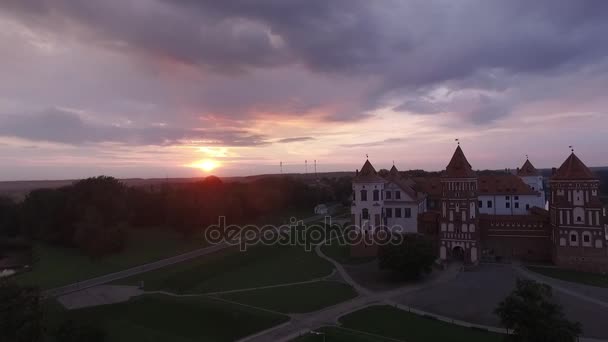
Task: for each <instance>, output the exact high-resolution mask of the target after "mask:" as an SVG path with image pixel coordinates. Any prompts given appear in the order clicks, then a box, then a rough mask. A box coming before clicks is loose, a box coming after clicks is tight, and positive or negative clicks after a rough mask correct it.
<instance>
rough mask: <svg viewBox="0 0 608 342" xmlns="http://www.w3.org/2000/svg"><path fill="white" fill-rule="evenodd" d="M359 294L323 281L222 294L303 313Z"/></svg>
mask: <svg viewBox="0 0 608 342" xmlns="http://www.w3.org/2000/svg"><path fill="white" fill-rule="evenodd" d="M356 296H357V292H356V291H355V290H354V289H353V288H352V287H351V286H350V285H347V284H344V283H338V282H335V281H320V282H315V283H309V284H300V285H292V286H284V287H275V288H269V289H261V290H253V291H244V292H235V293H229V294H224V295H221V297H222V298H225V299H228V300H231V301H234V302H239V303H243V304H247V305H252V306H256V307H260V308H265V309H269V310H274V311H279V312H284V313H302V312H312V311H317V310H320V309H322V308H324V307H328V306H331V305H334V304H338V303H340V302H343V301H346V300H349V299H351V298H354V297H356Z"/></svg>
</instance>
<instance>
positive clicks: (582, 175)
mask: <svg viewBox="0 0 608 342" xmlns="http://www.w3.org/2000/svg"><path fill="white" fill-rule="evenodd" d="M351 220H352V222H353V224H354V225H356V226H357V227H359V229H360V230H361V231H362V232H363V233H365V234H374V232H375V231H377V230H378V229H379V228H381V227H388V228H389V229H396V228H399V229H400V230H401V231H403V232H406V233H420V234H425V235H428V236H431V237H432V238H433V240H434V241H435V244H436V248H437V249H438V256H439V258H440V259H441V260H444V261H447V260H450V259H460V260H462V261H463V262H464V263H465V264H467V265H476V264H478V263H479V262H480V261H481V260H488V261H489V260H493V261H496V260H507V259H513V258H516V259H521V260H525V261H537V262H546V261H552V262H553V263H555V264H556V265H557V266H559V267H564V268H571V269H577V270H582V271H591V272H608V216H607V213H606V210H605V209H604V208H602V205H601V202H600V198H599V180H598V178H597V177H595V176H594V174H593V173H592V172H591V170H589V168H588V167H587V166H585V164H584V163H583V162H582V161H581V160H580V159H579V158H578V157H577V156H576V155H575V154H574V152H572V154H570V156H568V158H567V159H566V160H565V161H564V163H563V164H562V165H561V166H560V167H559V168H558V169H553V174H552V176H551V178H550V179H549V182H548V189H545V186H544V180H543V177H542V175H541V174H540V172H539V171H538V170H537V169H536V168H535V167H534V166H533V165H532V163H531V162H530V161H529V160H526V161H525V163H524V164H523V166H522V167H521V168H518V169H517V171H516V172H515V173H511V172H504V173H498V172H493V173H491V172H483V173H481V172H475V171H474V170H473V168H472V167H471V165H470V164H469V162H468V161H467V158H466V156H465V155H464V152H463V151H462V149H461V148H460V146H458V147H457V148H456V151H455V152H454V155H453V156H452V159H451V160H450V162H449V163H448V165H447V167H446V169H445V170H444V171H443V172H441V174H440V175H437V176H425V177H406V176H403V175H402V174H401V173H400V172H399V171H398V170H397V168H396V167H395V166H393V167H392V168H391V170H390V171H389V172H388V173H387V174H383V175H382V176H381V175H379V174H378V172H376V170H375V169H374V167H373V166H372V164H371V163H370V162H369V160H366V161H365V164H364V165H363V167H362V168H361V170H360V171H357V174H356V176H355V178H354V180H353V203H352V207H351ZM375 252H376V247H375V246H373V245H358V246H355V247H353V253H354V254H358V255H361V254H367V255H369V254H373V253H375Z"/></svg>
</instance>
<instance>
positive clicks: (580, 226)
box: [549, 152, 608, 272]
mask: <svg viewBox="0 0 608 342" xmlns="http://www.w3.org/2000/svg"><path fill="white" fill-rule="evenodd" d="M599 185H600V182H599V180H598V178H597V177H596V176H595V175H594V174H593V173H592V172H591V170H589V168H588V167H587V166H585V164H584V163H583V162H582V161H581V160H580V159H579V158H578V157H577V156H576V155H575V154H574V152H572V154H570V156H569V157H568V158H567V159H566V161H564V163H563V164H562V165H561V166H560V167H559V169H557V170H556V171H554V174H553V176H552V177H551V195H550V201H549V202H550V212H551V226H552V230H553V245H554V249H553V261H554V263H555V264H556V265H557V266H560V267H564V268H571V269H578V270H583V271H592V272H598V271H599V272H606V271H608V248H607V247H606V244H607V242H608V241H607V240H606V239H608V236H607V235H606V230H607V229H606V227H605V226H604V221H605V219H606V218H605V216H604V215H605V213H604V212H603V210H602V205H601V202H600V198H599Z"/></svg>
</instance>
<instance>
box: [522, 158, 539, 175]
mask: <svg viewBox="0 0 608 342" xmlns="http://www.w3.org/2000/svg"><path fill="white" fill-rule="evenodd" d="M517 175H518V176H519V177H529V176H539V175H540V173H539V172H538V170H537V169H536V168H535V167H534V165H532V163H530V160H528V159H526V162H525V163H524V165H522V167H521V169H519V171H517Z"/></svg>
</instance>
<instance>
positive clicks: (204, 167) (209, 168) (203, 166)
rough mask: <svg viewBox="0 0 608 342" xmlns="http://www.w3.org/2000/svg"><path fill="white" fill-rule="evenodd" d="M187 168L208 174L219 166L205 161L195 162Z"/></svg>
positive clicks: (214, 162) (216, 163)
mask: <svg viewBox="0 0 608 342" xmlns="http://www.w3.org/2000/svg"><path fill="white" fill-rule="evenodd" d="M188 166H190V167H193V168H197V169H201V170H203V171H205V172H210V171H213V170H215V169H216V168H218V167H219V166H220V164H219V163H218V162H217V161H215V160H212V159H205V160H199V161H197V162H194V163H192V164H190V165H188Z"/></svg>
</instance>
